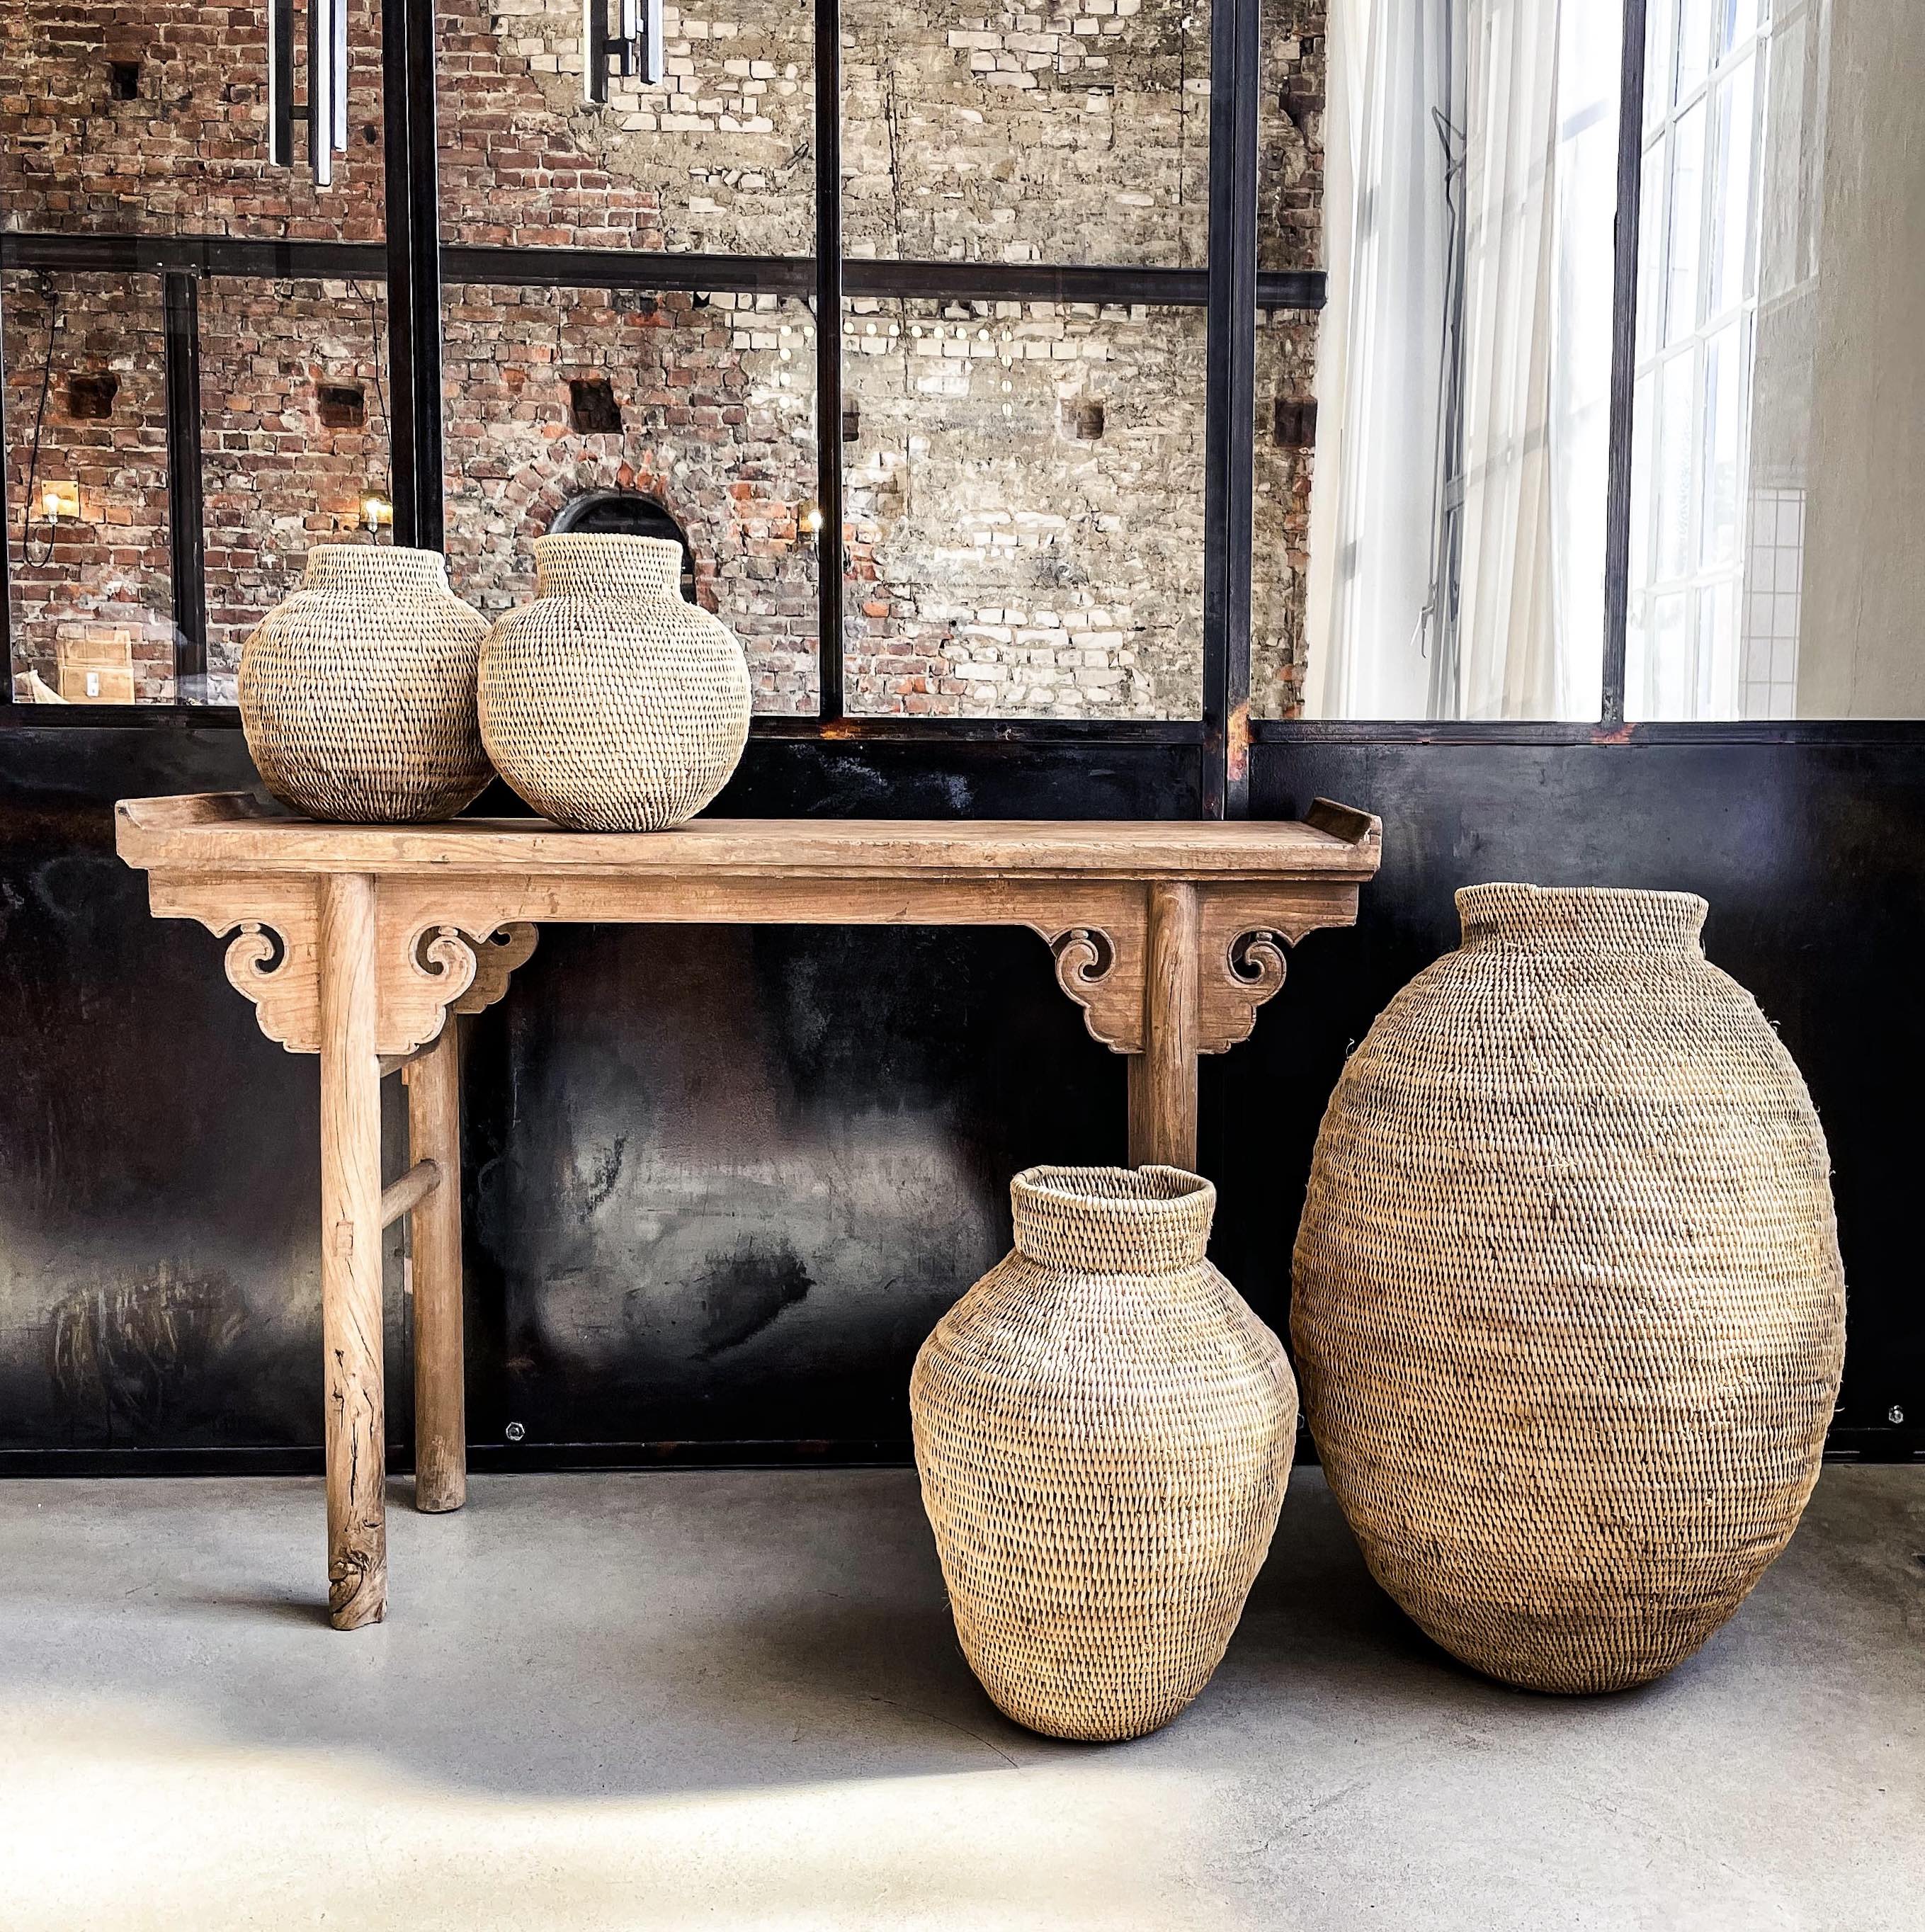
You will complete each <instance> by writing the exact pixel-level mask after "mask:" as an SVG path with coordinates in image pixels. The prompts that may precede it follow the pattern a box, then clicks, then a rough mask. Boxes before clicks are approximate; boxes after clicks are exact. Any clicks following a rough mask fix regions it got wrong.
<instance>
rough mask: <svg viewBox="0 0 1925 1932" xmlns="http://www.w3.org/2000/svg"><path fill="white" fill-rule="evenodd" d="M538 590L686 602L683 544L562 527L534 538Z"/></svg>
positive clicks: (538, 593) (548, 594) (557, 594)
mask: <svg viewBox="0 0 1925 1932" xmlns="http://www.w3.org/2000/svg"><path fill="white" fill-rule="evenodd" d="M611 595H612V596H618V597H646V598H655V597H662V598H668V599H670V601H673V602H675V603H677V604H684V603H686V602H687V601H688V600H687V599H686V598H684V597H683V595H682V546H681V545H680V544H678V543H673V542H671V541H670V540H669V539H668V538H667V537H638V536H632V535H625V534H623V533H622V532H619V531H610V530H601V531H598V530H584V531H580V532H577V531H574V530H562V531H560V532H556V533H555V534H553V535H549V536H545V537H537V538H535V596H536V597H537V598H555V597H590V598H594V597H602V596H611Z"/></svg>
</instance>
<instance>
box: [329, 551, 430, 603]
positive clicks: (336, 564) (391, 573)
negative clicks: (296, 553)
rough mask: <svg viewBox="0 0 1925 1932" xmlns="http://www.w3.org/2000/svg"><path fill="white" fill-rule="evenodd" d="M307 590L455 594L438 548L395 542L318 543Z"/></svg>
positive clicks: (372, 594)
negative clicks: (415, 547) (406, 546)
mask: <svg viewBox="0 0 1925 1932" xmlns="http://www.w3.org/2000/svg"><path fill="white" fill-rule="evenodd" d="M301 589H303V590H352V591H355V592H358V594H359V595H362V596H367V597H425V596H436V595H439V596H442V597H448V596H452V595H454V592H452V591H451V590H450V589H448V559H447V558H445V556H442V553H440V551H439V550H405V549H401V548H398V547H396V546H394V545H393V544H316V545H315V546H314V547H313V549H312V550H310V551H309V552H308V553H307V568H306V569H305V570H304V571H302V572H301Z"/></svg>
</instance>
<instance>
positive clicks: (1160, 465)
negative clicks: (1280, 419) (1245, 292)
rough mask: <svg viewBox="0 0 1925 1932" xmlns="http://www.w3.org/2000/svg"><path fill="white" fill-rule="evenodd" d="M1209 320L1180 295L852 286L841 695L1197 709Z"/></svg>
mask: <svg viewBox="0 0 1925 1932" xmlns="http://www.w3.org/2000/svg"><path fill="white" fill-rule="evenodd" d="M843 350H844V359H843V371H844V373H843V389H844V398H843V438H844V463H845V472H844V473H845V479H846V480H845V485H844V487H845V489H846V491H847V516H848V520H849V528H850V539H849V559H850V583H849V585H848V587H847V598H846V602H845V608H846V613H847V615H846V625H847V629H846V634H845V642H844V684H845V687H846V689H847V702H848V706H849V709H850V710H851V711H852V712H863V713H872V714H873V713H892V712H901V713H905V714H908V715H946V716H961V717H1010V716H1024V715H1039V716H1050V717H1070V718H1081V717H1112V718H1194V717H1196V716H1198V715H1199V714H1200V712H1201V677H1202V661H1203V553H1204V541H1203V492H1204V482H1203V469H1202V465H1201V461H1200V460H1199V458H1200V455H1201V450H1202V448H1203V439H1204V317H1203V315H1202V314H1201V311H1196V310H1189V309H1186V310H1173V309H1159V308H1142V307H1135V308H1121V307H1114V308H1102V309H1101V310H1099V309H1098V308H1096V305H1093V304H1088V303H1068V304H1057V303H1051V302H971V303H961V302H925V301H909V302H880V301H874V300H864V301H859V302H852V303H851V304H850V308H849V312H848V314H847V318H846V320H845V323H844V336H843Z"/></svg>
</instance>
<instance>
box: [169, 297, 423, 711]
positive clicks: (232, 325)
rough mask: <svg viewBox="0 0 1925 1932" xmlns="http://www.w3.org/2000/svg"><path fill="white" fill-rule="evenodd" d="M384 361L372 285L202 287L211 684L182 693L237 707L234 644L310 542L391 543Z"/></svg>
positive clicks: (278, 592) (297, 572)
mask: <svg viewBox="0 0 1925 1932" xmlns="http://www.w3.org/2000/svg"><path fill="white" fill-rule="evenodd" d="M387 357H388V302H387V291H386V290H385V287H383V286H382V284H379V283H376V282H364V283H353V282H315V281H306V282H301V281H251V280H246V279H242V278H228V277H221V278H215V279H212V280H210V281H206V282H205V283H203V284H202V287H201V293H200V377H201V478H202V484H201V487H202V491H203V492H204V494H205V515H204V518H203V523H204V526H205V538H204V541H205V545H206V583H207V688H206V689H205V692H204V693H203V692H200V691H184V692H183V693H182V695H183V697H187V698H189V699H191V700H202V699H203V698H204V700H205V701H206V702H208V703H217V704H222V703H224V704H231V703H233V702H234V674H235V670H236V669H237V668H238V666H239V664H240V660H241V645H242V644H243V643H245V642H246V641H247V634H248V633H249V632H250V631H252V630H253V628H254V626H255V625H256V624H258V623H259V622H260V620H261V619H262V617H264V616H265V615H266V614H267V613H268V611H269V610H271V609H273V607H274V605H275V604H277V603H279V602H280V600H281V599H282V598H284V597H286V596H287V595H289V594H290V593H291V592H292V591H293V590H294V589H295V586H296V585H297V584H298V582H299V580H300V577H301V569H302V567H303V565H304V562H305V561H306V558H307V552H308V551H309V550H310V549H311V548H312V547H313V546H314V545H315V544H319V543H373V542H376V541H379V542H383V543H386V542H391V541H393V536H394V532H393V529H392V526H391V523H390V525H389V526H388V527H387V528H385V529H383V528H382V527H381V526H380V524H379V513H380V511H381V510H382V508H385V507H386V506H388V505H390V504H391V502H392V501H393V497H394V484H393V481H392V478H391V475H390V474H389V471H388V400H387V368H386V365H387ZM370 502H372V503H373V505H374V506H375V512H374V514H375V521H374V523H373V527H372V528H370V517H369V511H368V508H367V505H369V504H370Z"/></svg>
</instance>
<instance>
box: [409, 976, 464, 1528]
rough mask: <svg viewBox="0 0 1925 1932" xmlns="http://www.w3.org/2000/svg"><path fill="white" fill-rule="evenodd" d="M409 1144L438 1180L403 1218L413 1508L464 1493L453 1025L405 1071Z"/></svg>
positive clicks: (457, 1040)
mask: <svg viewBox="0 0 1925 1932" xmlns="http://www.w3.org/2000/svg"><path fill="white" fill-rule="evenodd" d="M404 1077H405V1079H406V1082H407V1089H408V1151H409V1153H410V1154H412V1155H413V1156H414V1157H415V1159H416V1160H418V1161H423V1162H431V1163H433V1165H434V1166H436V1167H437V1168H438V1169H439V1170H440V1171H441V1172H442V1174H443V1175H445V1176H446V1179H445V1181H443V1183H442V1185H441V1186H440V1187H438V1188H436V1190H434V1192H433V1193H432V1194H431V1195H430V1196H428V1198H427V1199H426V1200H424V1202H422V1203H421V1205H420V1206H419V1207H418V1208H416V1209H415V1212H414V1217H413V1219H412V1220H411V1221H410V1223H409V1272H410V1274H412V1277H413V1280H414V1289H415V1508H416V1509H418V1510H424V1511H429V1512H430V1513H439V1512H441V1511H446V1510H457V1509H459V1508H460V1507H461V1505H463V1503H464V1502H466V1501H467V1499H468V1421H467V1405H466V1391H465V1387H464V1377H463V1358H462V1333H461V1311H462V1296H461V1023H460V1021H459V1020H458V1019H457V1018H456V1017H455V1016H454V1015H453V1014H452V1013H451V1014H450V1015H449V1016H448V1024H447V1025H445V1027H444V1028H442V1031H441V1036H440V1037H439V1039H438V1040H436V1042H435V1043H434V1044H433V1046H431V1047H430V1048H429V1049H428V1050H427V1052H425V1053H424V1054H423V1055H422V1056H421V1058H419V1059H418V1060H417V1061H414V1062H413V1063H412V1065H410V1066H409V1068H408V1069H407V1071H406V1075H405V1076H404Z"/></svg>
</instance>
